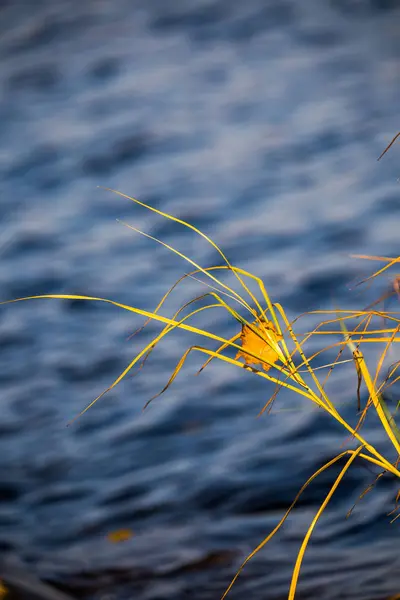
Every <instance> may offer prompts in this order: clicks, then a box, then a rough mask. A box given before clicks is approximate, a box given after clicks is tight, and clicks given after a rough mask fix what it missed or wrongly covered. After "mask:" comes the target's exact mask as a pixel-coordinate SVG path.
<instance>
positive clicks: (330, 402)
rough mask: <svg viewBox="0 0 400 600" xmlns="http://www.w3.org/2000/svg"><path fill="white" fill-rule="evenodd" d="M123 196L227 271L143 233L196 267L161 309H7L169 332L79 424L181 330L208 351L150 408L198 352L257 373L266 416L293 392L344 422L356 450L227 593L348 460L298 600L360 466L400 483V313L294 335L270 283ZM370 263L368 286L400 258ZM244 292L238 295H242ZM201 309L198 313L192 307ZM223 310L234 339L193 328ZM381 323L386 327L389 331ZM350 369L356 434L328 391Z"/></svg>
mask: <svg viewBox="0 0 400 600" xmlns="http://www.w3.org/2000/svg"><path fill="white" fill-rule="evenodd" d="M111 191H114V190H111ZM115 193H117V194H119V195H121V196H123V197H125V198H127V199H129V200H131V201H133V202H135V203H136V204H139V205H141V206H142V207H144V208H146V209H148V210H151V211H153V212H155V213H157V214H158V215H160V216H161V217H163V218H166V219H170V220H173V221H175V222H177V223H179V224H180V225H182V226H184V227H186V228H189V229H190V230H192V231H193V233H194V234H196V235H199V236H201V237H202V238H203V239H204V240H205V241H206V242H207V243H208V244H210V245H211V246H212V247H213V248H214V250H215V251H216V252H217V253H218V254H219V257H220V258H222V260H223V262H224V264H223V265H219V266H209V267H203V266H201V265H199V264H198V263H196V262H195V261H194V260H193V259H191V258H190V257H188V256H186V255H185V254H183V253H182V252H179V251H178V250H177V249H175V248H173V247H172V246H170V245H168V244H165V243H164V242H162V241H160V240H157V239H156V238H154V237H153V236H150V235H148V234H145V233H143V232H139V233H141V234H142V235H146V236H147V237H149V238H150V239H152V240H153V241H155V242H157V243H160V244H162V245H163V246H165V248H166V249H168V250H169V251H171V252H174V253H175V254H177V255H178V256H180V257H181V258H182V259H183V260H184V261H186V262H187V263H189V264H190V266H191V271H190V273H186V274H184V275H183V276H182V277H181V278H180V279H179V280H178V281H177V282H176V283H175V284H174V285H173V286H172V287H171V289H170V290H169V291H168V292H167V293H166V294H165V296H164V297H163V298H162V299H161V301H160V302H159V304H158V306H157V307H156V309H155V310H153V311H148V310H143V309H139V308H136V307H134V306H130V305H127V304H122V303H120V302H117V301H116V300H111V299H106V298H98V297H94V296H83V295H76V294H44V295H40V296H33V297H27V298H18V299H15V300H8V301H6V302H3V303H2V304H6V303H10V302H21V301H23V300H32V299H34V298H35V299H45V298H47V299H70V300H80V301H90V302H104V303H108V304H110V305H112V306H114V307H116V308H119V309H122V310H125V311H129V312H131V313H134V314H136V315H138V316H141V317H145V319H146V321H145V323H144V325H143V326H142V327H141V328H140V329H142V328H143V327H145V326H146V324H147V323H148V322H150V321H156V322H159V323H160V324H161V325H162V329H161V331H160V333H158V335H156V336H155V337H153V338H152V339H151V341H150V342H149V343H148V344H146V345H145V346H144V347H143V348H142V349H141V350H140V352H138V353H137V354H136V356H135V357H134V358H133V359H132V360H131V362H130V363H129V364H128V365H127V366H126V368H125V369H124V370H123V371H122V372H121V373H120V375H119V376H118V377H117V378H116V379H115V381H113V382H112V383H111V385H110V386H109V387H108V388H107V389H106V390H104V391H103V392H102V393H101V394H100V395H99V396H98V397H97V398H95V399H94V400H92V401H91V402H90V404H89V405H88V406H87V407H86V408H84V409H83V410H82V412H81V413H80V415H83V414H84V413H85V412H86V411H87V410H88V409H89V408H91V407H93V406H94V404H95V403H96V402H97V401H98V400H99V399H100V398H101V397H102V396H103V395H104V394H106V393H107V392H108V391H110V390H111V389H113V388H114V387H115V386H116V385H118V383H119V382H120V381H121V380H122V379H123V378H124V377H126V375H128V373H130V372H131V371H132V369H133V368H134V367H135V366H137V367H139V368H140V367H143V366H144V365H145V361H146V359H147V358H148V356H149V355H150V353H151V352H152V351H153V350H154V349H155V348H156V347H157V346H158V344H161V343H162V342H163V339H164V338H165V337H166V336H167V335H168V334H170V333H171V332H173V331H175V330H181V331H188V332H190V333H193V334H196V335H197V336H198V338H199V344H196V345H192V346H190V347H189V348H187V349H186V350H185V351H184V352H183V353H182V356H180V357H179V356H177V361H178V362H177V365H176V367H175V369H174V370H173V372H172V373H171V376H170V379H169V381H168V382H167V383H166V385H165V387H164V388H163V389H162V390H161V391H159V392H158V393H157V394H156V395H155V396H154V397H153V398H152V399H150V400H148V402H147V403H146V406H147V404H148V403H149V402H150V401H151V400H153V399H154V398H155V397H157V396H160V395H161V394H162V393H164V392H165V391H166V390H167V389H168V388H169V386H170V385H172V383H173V381H174V380H175V378H176V377H177V376H178V375H179V372H180V370H181V368H182V366H183V365H184V363H185V361H186V359H187V357H188V355H189V354H190V353H192V352H195V353H199V354H201V355H203V356H204V359H205V361H204V364H203V365H202V367H201V368H200V371H202V370H204V369H205V368H206V367H208V365H209V364H210V362H211V361H213V360H219V361H222V362H224V363H226V367H227V368H230V367H237V368H240V369H246V370H248V371H251V372H252V373H253V375H254V376H255V377H261V378H263V379H264V380H265V386H266V390H267V392H268V394H269V399H268V401H267V402H266V404H265V406H264V408H263V409H262V411H261V412H264V411H265V410H266V409H267V408H268V407H269V406H270V405H271V403H272V401H273V400H274V399H275V398H276V395H277V393H278V392H279V391H280V390H281V389H282V388H285V389H287V390H288V391H290V392H292V393H295V394H298V395H299V396H301V397H302V398H305V399H307V401H309V402H311V403H313V404H314V405H316V406H317V407H319V408H320V409H321V410H324V411H325V412H326V413H327V416H328V417H329V418H331V419H334V420H335V421H337V422H338V423H339V424H340V425H341V426H342V427H343V429H344V430H345V431H347V432H348V434H349V436H350V438H351V439H353V440H354V441H356V442H357V448H356V449H349V450H344V451H343V452H341V453H340V454H338V455H337V456H336V457H335V458H333V459H332V460H330V461H329V462H328V463H326V464H325V465H323V466H322V467H321V468H319V469H318V470H317V471H316V472H315V473H314V474H312V475H311V477H310V478H309V479H308V480H307V481H306V482H305V484H304V485H303V487H302V488H301V490H300V491H299V493H298V495H297V496H296V498H295V499H294V501H293V503H292V505H291V506H290V507H289V508H288V510H287V512H286V513H285V515H284V516H283V517H282V519H281V520H280V522H279V523H278V524H277V525H276V527H275V528H274V529H273V531H272V532H271V533H270V534H269V535H268V536H266V537H265V538H264V539H263V540H262V541H261V543H260V544H259V545H258V546H257V548H255V549H254V550H253V552H251V554H250V555H249V556H247V557H246V558H245V560H244V561H243V563H242V565H241V567H240V568H239V570H238V571H237V573H236V574H235V576H234V578H233V580H232V581H231V583H230V584H229V585H228V586H227V589H226V592H225V593H224V596H223V597H225V596H226V595H227V594H228V592H229V590H230V589H231V587H232V585H233V584H234V582H235V581H236V579H237V577H238V576H239V574H240V572H241V571H242V569H243V568H244V567H245V565H246V563H247V562H248V561H249V560H251V558H252V557H253V556H254V555H255V554H256V553H257V552H259V551H260V550H261V549H262V548H263V547H264V546H265V545H266V544H267V542H268V541H269V540H270V539H271V538H272V537H273V536H274V535H275V534H276V533H277V532H278V530H279V529H280V527H281V526H282V524H283V523H284V521H285V520H286V518H287V516H288V515H289V513H290V511H291V510H292V509H293V507H294V506H295V504H296V502H297V500H298V498H299V496H300V495H301V494H302V492H303V490H304V489H305V488H306V487H307V486H308V485H310V484H311V483H312V482H313V480H314V479H315V478H316V477H318V476H319V475H320V474H321V473H322V472H324V471H326V470H327V469H329V468H330V467H331V466H332V465H334V464H335V463H337V462H338V461H339V460H341V459H343V458H345V459H346V462H345V465H344V466H343V467H342V469H341V471H340V473H339V475H338V476H337V477H336V479H335V481H334V483H333V485H332V487H331V489H330V491H329V492H328V494H327V495H326V497H325V498H324V499H323V500H322V503H321V505H320V507H319V509H318V510H317V512H316V514H315V516H314V518H313V520H312V521H311V523H310V525H309V527H308V529H307V531H306V532H305V536H304V539H303V542H302V544H301V547H300V549H299V552H298V555H297V559H296V562H295V565H294V568H293V574H292V580H291V583H290V587H289V594H288V598H289V599H293V598H294V596H295V592H296V586H297V582H298V578H299V574H300V569H301V565H302V561H303V557H304V554H305V551H306V548H307V544H308V542H309V540H310V537H311V535H312V532H313V529H314V527H315V525H316V523H317V521H318V519H319V518H320V517H321V515H322V514H323V512H324V510H325V509H326V507H327V505H328V503H329V501H330V500H331V498H332V496H333V494H334V493H335V491H336V489H337V487H338V486H339V485H340V482H341V480H342V478H343V477H344V476H345V475H346V472H347V471H348V469H349V468H350V467H351V465H352V463H353V462H354V461H355V460H356V459H357V460H362V461H366V462H369V463H372V464H374V465H376V466H377V467H379V468H380V469H381V472H380V474H379V475H378V478H379V477H380V476H381V475H382V474H383V473H384V472H390V473H391V474H392V475H394V476H396V477H399V478H400V471H399V468H398V462H399V458H400V432H399V429H398V427H397V425H396V422H395V416H396V415H395V412H396V411H394V413H391V412H390V410H389V409H388V407H387V406H386V403H385V402H384V399H383V395H382V394H383V391H384V389H385V387H387V386H388V385H392V384H393V382H395V381H397V380H398V379H399V378H400V374H399V375H397V369H398V366H399V364H398V363H395V364H394V365H392V367H391V369H390V372H389V375H388V377H386V378H383V377H382V375H381V371H382V365H383V362H384V360H385V358H386V356H387V353H388V350H389V348H390V347H391V346H392V345H393V344H395V343H398V342H400V334H399V329H400V314H399V313H394V312H391V313H389V312H385V311H379V310H376V309H372V308H370V309H369V310H359V311H357V310H326V311H320V310H317V311H310V312H308V313H305V315H314V316H317V317H318V316H319V315H320V318H323V320H322V321H321V322H320V323H319V324H318V325H317V326H316V327H315V328H314V329H313V330H312V331H309V332H306V333H302V334H301V333H296V331H295V329H296V328H297V327H298V324H299V323H301V322H302V321H301V319H302V318H303V317H304V316H305V315H300V316H299V317H298V318H297V319H295V320H294V321H292V322H290V320H289V318H288V316H287V314H286V312H285V309H284V307H283V306H281V305H280V304H279V302H277V301H275V300H272V299H271V298H270V296H269V294H268V292H267V289H266V287H265V286H264V283H263V282H262V280H261V279H260V278H259V277H257V276H255V275H254V274H252V273H250V272H248V271H246V270H244V269H241V268H239V267H236V266H234V265H232V264H231V263H230V262H229V261H228V259H227V257H226V256H225V254H224V253H223V252H222V250H221V249H220V248H219V247H218V246H217V244H215V242H213V241H212V240H211V239H210V238H209V237H208V236H207V235H205V234H204V233H203V232H201V231H199V230H198V229H197V228H196V227H194V226H193V225H191V224H189V223H186V222H185V221H183V220H181V219H178V218H176V217H173V216H172V215H169V214H167V213H164V212H162V211H160V210H157V209H155V208H153V207H151V206H149V205H147V204H145V203H144V202H140V201H139V200H136V199H135V198H130V197H129V196H125V194H121V193H120V192H115ZM124 225H125V226H127V227H129V228H130V229H132V230H134V231H138V230H137V229H136V228H135V227H133V226H132V225H128V224H124ZM363 258H371V259H373V260H379V261H383V262H385V266H384V267H383V268H381V269H379V270H378V271H377V272H376V273H374V274H373V275H372V276H371V278H368V279H369V280H370V279H373V278H374V277H375V276H377V275H379V274H380V273H382V272H384V271H385V270H386V269H387V268H389V267H390V266H393V265H395V264H396V263H397V262H399V261H400V257H399V258H388V257H363ZM227 274H230V275H231V276H232V277H233V281H234V283H235V287H234V286H233V284H231V285H228V284H227V283H226V277H225V276H226V275H227ZM199 276H200V277H202V278H203V280H202V283H203V284H204V285H205V286H206V287H205V289H206V290H207V291H205V293H204V294H202V295H201V296H198V297H196V298H193V299H192V300H191V301H189V302H187V303H186V304H184V305H183V306H181V307H180V309H179V310H178V311H177V312H176V313H175V314H174V315H172V316H170V317H167V316H163V315H161V309H162V308H163V307H164V303H165V301H166V299H167V297H168V296H170V294H172V293H174V291H175V290H176V289H177V286H179V285H180V284H182V283H183V282H184V281H185V279H186V278H188V277H190V278H195V279H197V278H198V277H199ZM253 286H256V289H257V293H254V292H253V291H251V288H252V287H253ZM235 288H238V289H239V291H237V290H236V289H235ZM195 302H196V308H194V306H193V305H194V303H195ZM199 303H200V305H199ZM216 309H218V310H219V311H221V310H222V311H224V312H225V313H227V314H228V315H229V318H230V319H232V320H233V322H234V324H235V327H236V334H235V335H234V336H232V337H231V338H229V339H225V338H224V337H222V336H220V335H217V334H215V333H213V331H212V330H211V328H210V329H202V328H199V327H197V326H196V325H195V324H194V322H195V317H196V315H198V314H199V313H200V312H204V311H210V310H212V311H215V310H216ZM217 314H218V313H217ZM322 315H323V317H322ZM318 318H319V317H318ZM382 323H384V324H383V325H382ZM311 339H313V340H314V341H318V343H319V342H321V344H320V349H319V350H318V351H317V352H314V353H313V354H308V353H307V346H308V342H309V341H310V340H311ZM207 342H209V343H211V344H214V345H213V346H212V347H208V346H206V345H201V344H206V343H207ZM368 344H374V345H377V344H379V345H380V347H381V352H380V359H379V361H378V364H377V365H376V367H375V368H372V367H371V365H369V366H368V364H367V359H366V356H365V353H366V351H367V350H368ZM332 351H335V352H336V358H335V359H334V360H333V361H332V360H331V359H328V361H327V363H326V364H325V365H323V366H321V364H320V363H319V362H318V363H317V362H316V359H317V358H318V359H319V360H320V358H321V356H323V355H324V354H325V353H327V355H329V356H330V355H331V353H332ZM243 361H244V362H243ZM369 362H371V361H369ZM345 363H352V364H353V366H354V370H355V374H356V377H357V386H356V387H355V389H354V390H349V394H350V395H352V396H353V397H354V410H355V411H356V410H357V403H358V412H359V420H358V423H357V425H356V426H353V425H351V424H350V423H349V421H348V420H346V419H345V418H344V417H343V416H342V415H341V413H340V411H339V408H340V407H339V404H338V403H337V402H336V403H335V399H334V398H333V397H331V396H330V395H328V393H327V391H326V388H327V382H328V381H329V380H330V378H331V376H332V374H333V373H334V372H336V370H337V369H338V368H340V365H342V364H345ZM389 380H390V381H389ZM361 387H363V388H364V389H366V390H367V392H368V398H367V401H366V403H365V406H364V407H361V398H360V389H361ZM369 410H374V411H375V413H376V415H377V417H378V419H379V423H380V425H381V427H382V429H383V431H384V433H385V435H386V438H387V445H386V447H385V450H384V453H382V452H381V451H378V450H377V449H376V448H375V447H374V445H373V444H372V443H371V442H369V441H368V437H367V436H366V435H364V432H363V423H364V421H365V416H366V414H367V411H369ZM366 491H368V490H366ZM365 493H366V492H365ZM394 518H396V517H394Z"/></svg>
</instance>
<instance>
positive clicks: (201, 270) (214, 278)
mask: <svg viewBox="0 0 400 600" xmlns="http://www.w3.org/2000/svg"><path fill="white" fill-rule="evenodd" d="M117 221H118V222H119V223H121V224H122V225H124V226H125V227H128V229H132V231H135V232H136V233H140V235H143V236H144V237H147V238H149V239H150V240H153V241H154V242H157V243H158V244H160V245H161V246H164V248H167V249H168V250H170V251H171V252H173V253H174V254H177V255H178V256H180V257H181V258H183V259H184V260H186V261H187V262H188V263H189V264H191V265H192V266H193V267H196V269H197V270H198V271H199V272H200V273H203V274H204V275H206V276H207V277H210V278H211V279H212V280H213V281H214V282H215V283H217V284H218V285H220V286H221V287H223V288H224V289H226V290H229V292H230V293H232V294H234V295H235V296H236V297H237V298H238V299H240V301H241V302H242V303H243V302H244V303H245V306H246V308H247V309H248V311H249V312H250V313H251V314H252V315H253V316H255V313H254V311H253V310H252V309H251V307H250V306H249V305H248V304H247V302H245V301H244V300H243V298H242V297H241V296H240V295H239V294H238V293H237V292H235V290H232V288H230V287H229V286H227V285H225V284H224V283H222V282H221V281H219V280H218V279H217V278H216V277H214V276H213V275H211V273H208V271H207V270H206V269H203V268H202V267H201V266H200V265H198V264H197V263H196V262H195V261H194V260H192V259H191V258H189V257H188V256H186V255H185V254H183V253H182V252H179V250H176V248H174V247H173V246H170V245H169V244H167V243H166V242H163V241H161V240H159V239H158V238H156V237H154V236H152V235H150V234H149V233H145V232H144V231H141V230H140V229H137V227H134V226H133V225H129V224H128V223H125V222H124V221H120V220H119V219H117Z"/></svg>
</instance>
